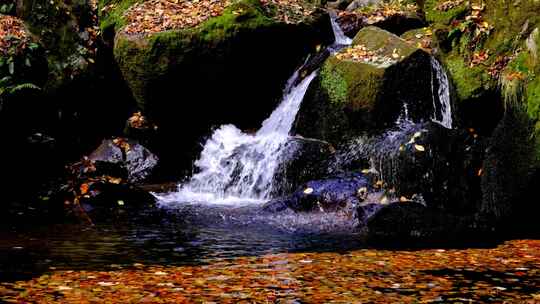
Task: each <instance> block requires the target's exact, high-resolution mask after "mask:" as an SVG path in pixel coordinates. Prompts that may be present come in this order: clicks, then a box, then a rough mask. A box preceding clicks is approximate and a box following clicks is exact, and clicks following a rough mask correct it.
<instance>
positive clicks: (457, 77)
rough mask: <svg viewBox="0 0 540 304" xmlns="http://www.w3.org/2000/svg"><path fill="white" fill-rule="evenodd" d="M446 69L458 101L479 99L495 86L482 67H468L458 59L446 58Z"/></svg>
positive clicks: (461, 59)
mask: <svg viewBox="0 0 540 304" xmlns="http://www.w3.org/2000/svg"><path fill="white" fill-rule="evenodd" d="M445 64H446V67H447V69H448V72H449V74H450V77H451V79H452V80H453V83H454V86H455V90H456V93H457V96H458V99H459V101H467V100H470V99H475V98H478V97H480V96H481V95H482V94H483V93H485V92H486V90H489V89H491V88H492V87H493V86H495V85H496V84H495V83H494V82H493V80H492V79H490V77H489V75H488V74H487V72H486V71H485V69H484V68H483V67H480V66H476V67H472V68H471V67H469V66H468V65H467V64H466V63H465V62H464V61H463V58H460V57H451V58H446V60H445Z"/></svg>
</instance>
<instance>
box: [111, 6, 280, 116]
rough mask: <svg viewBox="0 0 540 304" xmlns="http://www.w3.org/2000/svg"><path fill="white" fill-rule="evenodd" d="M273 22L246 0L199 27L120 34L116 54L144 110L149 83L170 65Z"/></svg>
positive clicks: (213, 48)
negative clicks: (140, 34) (148, 33)
mask: <svg viewBox="0 0 540 304" xmlns="http://www.w3.org/2000/svg"><path fill="white" fill-rule="evenodd" d="M273 24H275V21H273V19H271V18H270V17H268V16H266V15H265V14H264V12H263V11H262V9H261V6H260V4H259V2H258V1H257V0H243V1H242V2H239V3H235V4H233V5H231V6H230V7H228V8H227V9H225V11H224V12H223V14H222V15H221V16H218V17H215V18H211V19H209V20H207V21H206V22H204V23H202V24H200V25H199V26H197V27H195V28H189V29H183V30H171V31H165V32H159V33H155V34H152V35H149V36H147V37H142V38H141V37H130V36H127V35H125V34H122V33H120V34H119V36H118V39H116V43H115V48H114V54H115V58H116V60H117V61H118V63H119V65H120V66H121V68H122V69H123V74H124V75H125V77H126V78H127V79H126V80H127V81H128V83H129V85H130V87H131V89H132V91H133V94H134V96H135V99H136V100H137V101H138V102H139V106H140V108H141V109H144V104H145V101H146V100H147V99H148V98H147V97H148V96H145V94H146V93H145V92H146V89H145V88H146V84H147V83H148V81H150V80H152V79H153V78H154V77H157V76H159V75H162V74H163V73H165V72H166V71H167V69H168V68H169V66H171V65H175V64H177V63H179V62H188V61H190V60H191V61H196V59H195V58H196V57H197V56H199V55H201V53H205V52H210V51H212V50H215V49H219V47H218V46H219V45H221V44H222V43H226V41H228V40H229V39H230V38H231V37H234V36H235V35H236V34H238V33H239V32H241V31H246V32H250V31H254V30H256V29H262V28H264V27H265V26H272V25H273Z"/></svg>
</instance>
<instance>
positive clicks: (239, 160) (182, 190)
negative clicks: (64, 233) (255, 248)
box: [158, 13, 351, 204]
mask: <svg viewBox="0 0 540 304" xmlns="http://www.w3.org/2000/svg"><path fill="white" fill-rule="evenodd" d="M331 22H332V28H333V30H334V36H335V43H334V45H332V46H330V47H329V49H331V50H334V51H335V50H338V49H340V48H341V47H343V46H344V45H347V44H350V43H351V40H350V39H349V38H347V37H346V36H345V35H344V34H343V32H342V31H341V29H340V28H339V26H338V25H337V23H336V22H335V14H333V13H332V15H331ZM302 68H303V67H301V68H300V69H298V70H297V71H295V73H294V74H293V75H292V76H291V77H290V78H289V80H288V82H287V85H286V86H285V90H284V94H283V99H282V102H281V103H280V105H279V106H278V107H277V108H276V109H275V110H274V112H272V114H271V115H270V117H269V118H268V119H266V120H265V121H264V122H263V124H262V127H261V128H260V129H259V131H258V132H257V133H255V134H247V133H244V132H242V131H241V130H239V129H238V128H236V127H235V126H233V125H224V126H221V127H220V128H219V129H217V130H216V131H215V132H214V134H212V136H211V137H210V139H209V140H208V141H207V142H206V143H205V145H204V148H203V151H202V152H201V156H200V158H199V159H198V160H197V161H196V162H195V166H196V167H197V168H198V173H196V174H194V175H193V177H192V178H191V180H190V181H189V182H187V183H186V184H183V185H180V186H179V190H178V192H176V193H172V194H168V195H165V196H159V197H158V198H159V199H160V200H161V202H165V203H167V202H213V203H221V204H223V203H227V202H231V203H238V202H257V201H265V200H268V199H269V198H270V196H271V194H272V192H273V189H274V186H275V182H276V181H275V180H274V176H275V173H276V170H277V169H278V167H279V165H280V162H281V161H283V160H286V157H284V155H282V154H283V150H284V148H285V145H286V143H287V141H288V139H289V132H290V131H291V128H292V125H293V123H294V120H295V118H296V114H297V113H298V110H299V108H300V104H301V103H302V100H303V98H304V94H305V93H306V91H307V89H308V87H309V84H310V83H311V81H312V80H313V79H314V78H315V76H316V74H317V71H316V70H315V71H313V72H311V73H310V74H309V75H308V76H306V77H305V78H303V79H301V81H299V80H300V79H299V77H300V76H299V74H301V73H300V71H301V70H302Z"/></svg>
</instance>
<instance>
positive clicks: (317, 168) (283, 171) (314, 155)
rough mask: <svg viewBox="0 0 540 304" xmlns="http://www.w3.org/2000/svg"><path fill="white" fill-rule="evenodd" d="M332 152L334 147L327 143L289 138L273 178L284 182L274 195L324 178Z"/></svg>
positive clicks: (288, 191)
mask: <svg viewBox="0 0 540 304" xmlns="http://www.w3.org/2000/svg"><path fill="white" fill-rule="evenodd" d="M334 152H335V149H334V147H332V145H330V144H329V143H327V142H324V141H321V140H316V139H310V138H302V137H298V136H297V137H290V139H289V141H288V142H287V143H286V144H285V147H284V148H283V153H282V155H283V159H282V160H281V165H280V167H279V168H278V170H277V171H276V178H275V180H278V181H284V182H283V184H281V185H280V187H279V189H278V193H275V195H283V194H286V193H290V192H292V191H294V190H295V189H297V188H298V187H299V186H300V185H301V184H303V183H306V182H308V181H310V180H314V179H317V178H321V177H323V176H326V175H327V174H328V161H329V160H330V159H331V158H332V155H333V153H334Z"/></svg>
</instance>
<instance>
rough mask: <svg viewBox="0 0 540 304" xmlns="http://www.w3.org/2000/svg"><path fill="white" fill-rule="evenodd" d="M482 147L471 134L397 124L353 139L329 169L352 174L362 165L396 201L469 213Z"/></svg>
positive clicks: (477, 193) (476, 193)
mask: <svg viewBox="0 0 540 304" xmlns="http://www.w3.org/2000/svg"><path fill="white" fill-rule="evenodd" d="M484 148H485V146H484V144H483V141H482V140H481V138H480V137H479V136H478V134H476V133H475V132H470V131H463V130H457V129H447V128H445V127H443V126H441V125H439V124H438V123H435V122H428V123H418V124H416V123H412V122H402V123H401V124H400V125H399V127H396V128H393V129H390V130H388V131H386V132H384V133H382V134H381V135H376V136H373V137H359V138H358V139H356V140H355V141H352V142H351V143H350V144H349V145H348V146H347V148H344V149H341V150H340V151H338V152H337V153H336V161H335V162H333V164H332V165H333V166H334V168H336V170H352V169H353V168H357V167H358V166H362V164H363V165H364V166H366V167H365V170H368V168H369V174H370V175H373V178H376V179H377V180H379V181H380V183H381V184H382V185H383V186H384V188H385V189H387V190H391V191H392V192H393V193H394V195H395V196H396V197H398V198H400V197H402V198H403V200H411V199H413V198H415V197H416V198H418V199H419V198H422V199H423V200H424V202H425V204H426V205H428V206H429V207H432V208H434V209H439V210H444V211H445V212H449V213H452V214H473V213H475V212H476V211H477V210H478V203H479V201H480V200H481V189H480V180H481V178H480V175H479V172H480V173H481V168H482V162H483V159H484V152H483V151H484Z"/></svg>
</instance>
